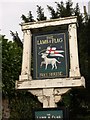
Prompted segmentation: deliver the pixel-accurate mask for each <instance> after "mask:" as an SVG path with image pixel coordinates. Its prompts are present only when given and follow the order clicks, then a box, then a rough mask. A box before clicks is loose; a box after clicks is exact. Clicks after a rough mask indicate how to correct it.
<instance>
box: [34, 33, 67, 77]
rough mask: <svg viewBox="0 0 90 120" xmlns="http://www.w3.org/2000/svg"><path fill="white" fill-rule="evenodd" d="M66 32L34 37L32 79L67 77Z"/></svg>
mask: <svg viewBox="0 0 90 120" xmlns="http://www.w3.org/2000/svg"><path fill="white" fill-rule="evenodd" d="M67 36H68V35H67V32H57V33H53V34H49V33H48V34H41V35H34V37H33V48H34V49H33V51H34V54H33V56H34V59H33V62H34V63H33V64H34V76H33V77H34V79H46V78H60V77H67V76H68V37H67Z"/></svg>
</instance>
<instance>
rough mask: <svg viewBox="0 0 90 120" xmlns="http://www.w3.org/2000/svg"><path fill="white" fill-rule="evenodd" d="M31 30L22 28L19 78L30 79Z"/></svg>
mask: <svg viewBox="0 0 90 120" xmlns="http://www.w3.org/2000/svg"><path fill="white" fill-rule="evenodd" d="M31 36H32V34H31V31H30V30H24V31H23V37H24V43H23V58H22V70H21V75H20V78H19V80H31V79H32V77H31Z"/></svg>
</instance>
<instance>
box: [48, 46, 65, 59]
mask: <svg viewBox="0 0 90 120" xmlns="http://www.w3.org/2000/svg"><path fill="white" fill-rule="evenodd" d="M63 52H64V51H63V50H57V49H56V47H52V48H51V47H47V50H46V53H48V54H50V56H59V57H64V56H63V55H62V54H61V53H63Z"/></svg>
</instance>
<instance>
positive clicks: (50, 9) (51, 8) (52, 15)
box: [47, 5, 58, 19]
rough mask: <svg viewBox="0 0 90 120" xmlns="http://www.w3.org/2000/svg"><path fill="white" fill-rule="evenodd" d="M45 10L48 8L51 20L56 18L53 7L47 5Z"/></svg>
mask: <svg viewBox="0 0 90 120" xmlns="http://www.w3.org/2000/svg"><path fill="white" fill-rule="evenodd" d="M47 8H48V10H49V11H50V13H51V19H55V18H58V14H57V12H55V10H54V8H53V7H51V6H49V5H47Z"/></svg>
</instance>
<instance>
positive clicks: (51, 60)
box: [41, 53, 61, 69]
mask: <svg viewBox="0 0 90 120" xmlns="http://www.w3.org/2000/svg"><path fill="white" fill-rule="evenodd" d="M47 55H48V54H46V53H42V56H41V57H42V58H43V59H44V61H42V62H41V66H42V65H43V64H45V69H47V66H48V65H49V64H51V65H52V69H54V68H55V69H57V65H56V62H57V63H61V62H59V61H58V60H57V59H56V58H48V57H47Z"/></svg>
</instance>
